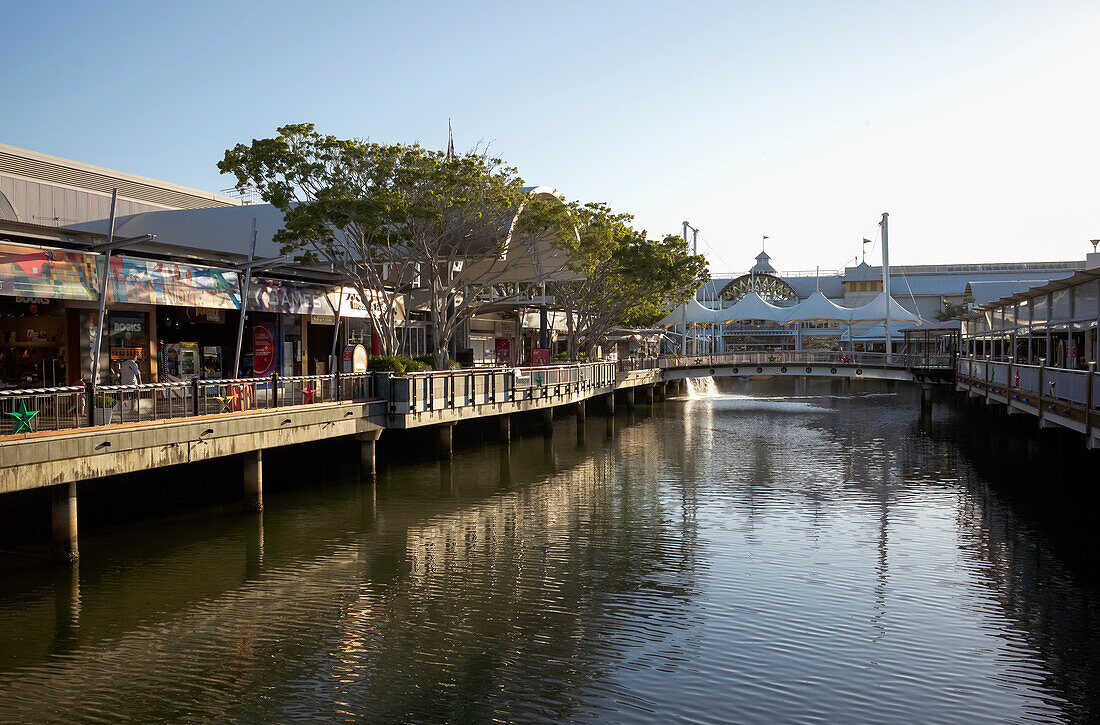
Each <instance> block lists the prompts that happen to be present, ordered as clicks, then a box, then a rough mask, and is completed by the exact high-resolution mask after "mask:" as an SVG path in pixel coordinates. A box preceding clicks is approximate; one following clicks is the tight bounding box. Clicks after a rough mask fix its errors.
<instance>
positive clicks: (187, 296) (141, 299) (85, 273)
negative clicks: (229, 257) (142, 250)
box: [0, 244, 240, 309]
mask: <svg viewBox="0 0 1100 725" xmlns="http://www.w3.org/2000/svg"><path fill="white" fill-rule="evenodd" d="M102 260H103V257H102V256H101V255H98V254H85V253H84V252H68V251H63V250H60V249H38V248H36V247H22V246H19V245H15V244H0V295H5V296H22V297H53V298H56V299H65V300H86V301H94V300H97V299H99V272H100V270H101V269H102V267H103V261H102ZM239 290H240V288H239V285H238V282H237V275H236V273H235V272H231V271H227V270H221V269H209V268H206V267H195V266H192V265H188V264H176V263H174V262H160V261H156V260H149V259H134V258H132V257H112V258H111V270H110V274H109V276H108V280H107V300H108V302H131V303H137V304H157V305H176V306H180V307H209V308H215V309H238V308H239V307H240V291H239Z"/></svg>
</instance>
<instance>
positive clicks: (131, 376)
mask: <svg viewBox="0 0 1100 725" xmlns="http://www.w3.org/2000/svg"><path fill="white" fill-rule="evenodd" d="M140 356H141V349H140V348H137V347H135V348H132V349H131V351H130V354H129V355H128V356H127V358H126V359H125V360H123V361H122V370H121V373H122V384H123V385H141V366H140V365H139V364H138V358H139V357H140ZM128 392H129V391H123V393H122V394H123V395H126V397H127V398H129V400H128V401H127V402H126V407H127V408H129V409H130V410H131V411H132V412H133V413H134V419H135V420H137V419H140V418H141V393H138V392H135V393H134V394H133V396H132V397H131V396H130V395H127V393H128ZM123 422H125V418H124V419H123Z"/></svg>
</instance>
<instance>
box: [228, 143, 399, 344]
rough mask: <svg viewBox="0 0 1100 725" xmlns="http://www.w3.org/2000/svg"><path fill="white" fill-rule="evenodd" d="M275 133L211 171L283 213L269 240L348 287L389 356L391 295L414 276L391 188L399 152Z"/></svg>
mask: <svg viewBox="0 0 1100 725" xmlns="http://www.w3.org/2000/svg"><path fill="white" fill-rule="evenodd" d="M277 134H278V135H277V136H275V137H274V138H265V139H258V140H253V141H252V143H251V144H250V145H247V146H246V145H244V144H237V145H236V146H235V147H234V148H232V149H229V150H227V151H226V152H225V157H224V159H223V160H222V161H220V162H219V163H218V169H220V170H221V171H222V173H231V174H233V175H234V176H235V177H236V178H237V187H238V188H241V189H243V188H246V187H248V186H255V187H256V188H257V189H258V190H259V192H260V196H261V197H262V198H263V199H264V201H267V202H268V203H270V204H272V205H273V206H274V207H275V208H277V209H279V211H281V212H282V213H283V228H282V229H280V230H279V231H278V232H276V234H275V241H276V242H277V243H281V245H282V253H283V254H296V255H297V257H296V258H297V260H298V261H299V262H301V263H303V264H307V265H317V266H321V265H323V266H324V267H326V268H329V269H331V270H332V271H333V272H335V273H336V274H337V275H339V276H340V277H341V278H342V279H343V280H344V283H345V284H347V285H348V286H350V287H353V288H354V289H355V290H356V291H357V292H358V293H359V298H360V299H361V300H362V301H363V303H364V304H365V305H366V306H367V308H368V312H369V316H370V320H371V324H372V325H373V327H374V330H375V332H376V333H377V334H378V335H379V337H380V338H381V348H382V352H383V354H386V355H392V354H395V353H396V352H397V324H398V320H397V311H398V307H399V304H400V297H399V296H398V294H395V292H397V291H400V290H402V289H403V288H405V287H407V286H409V284H410V282H411V281H412V279H413V277H414V272H415V267H414V264H415V260H413V259H412V258H411V256H410V255H409V254H408V253H407V251H406V248H407V244H408V242H407V235H406V234H405V233H404V230H403V228H402V224H403V222H404V221H405V220H406V218H407V215H408V203H407V201H406V198H405V195H404V193H403V192H402V190H401V189H399V188H398V187H397V183H396V181H397V178H396V177H397V173H398V164H399V163H400V161H401V158H402V155H403V153H404V149H403V148H402V147H401V146H395V145H384V144H376V143H371V142H368V141H360V140H355V139H351V140H344V139H338V138H336V137H335V136H330V135H323V134H320V133H318V132H317V131H316V129H315V127H314V125H313V124H311V123H302V124H292V125H287V126H283V127H281V128H279V129H277ZM387 288H388V289H389V293H387V292H386V290H387Z"/></svg>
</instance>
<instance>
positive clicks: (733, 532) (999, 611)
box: [0, 382, 1100, 722]
mask: <svg viewBox="0 0 1100 725" xmlns="http://www.w3.org/2000/svg"><path fill="white" fill-rule="evenodd" d="M800 385H804V387H799V388H798V389H795V388H794V387H793V386H791V387H789V388H782V387H779V386H778V385H776V386H774V387H772V388H768V387H767V386H766V385H760V384H757V385H756V387H750V386H738V387H734V386H729V387H727V388H726V389H725V391H724V393H723V394H722V395H720V396H719V397H716V398H711V399H707V400H673V401H669V402H667V403H662V404H657V405H654V406H649V405H644V404H643V405H641V406H640V407H639V408H638V409H637V410H636V412H635V416H634V418H633V420H632V419H631V417H630V415H629V414H628V413H627V412H626V411H625V410H624V411H621V412H620V414H619V415H618V416H616V417H614V418H608V420H609V421H610V423H609V424H605V426H599V425H595V426H583V425H580V426H577V424H576V423H575V422H574V420H573V416H569V417H568V418H563V419H561V420H559V421H558V422H557V424H556V427H557V433H556V435H555V436H554V437H552V438H543V437H542V436H541V435H537V436H534V437H530V438H525V439H519V440H516V441H514V442H513V443H512V444H511V446H501V445H498V444H494V443H488V444H486V443H480V444H478V445H475V446H474V447H472V448H468V449H466V450H460V451H459V452H458V453H457V454H456V457H455V459H454V460H453V461H451V462H443V463H440V462H436V461H432V462H430V463H425V464H417V465H402V466H391V467H385V468H383V469H382V470H381V471H380V473H379V476H378V478H377V482H376V483H370V482H364V483H359V482H358V480H357V477H354V476H352V477H350V478H349V479H348V480H328V481H324V482H322V481H316V482H311V481H302V482H299V483H298V485H297V486H296V487H294V488H292V489H290V490H287V491H285V492H281V493H280V492H274V493H270V494H268V495H267V499H268V500H267V507H266V509H265V511H264V512H263V513H262V514H257V515H249V516H242V515H241V514H239V513H237V512H233V513H229V512H226V513H224V514H221V515H209V514H207V515H203V516H194V517H188V518H185V519H180V520H175V521H167V522H163V521H162V522H151V523H147V524H140V525H134V526H130V527H123V528H120V529H116V530H112V531H111V532H109V533H106V534H104V535H101V536H89V537H86V539H85V541H83V542H82V553H83V560H82V562H81V568H80V570H77V569H73V570H72V572H71V573H70V572H65V574H64V576H63V577H62V576H60V575H59V572H58V571H57V570H51V571H50V572H48V573H44V572H42V571H38V570H35V569H32V568H22V569H18V570H14V571H12V572H9V575H8V576H6V577H4V578H3V583H2V584H0V595H2V596H0V631H2V632H4V634H5V636H4V637H3V638H0V703H2V704H0V716H2V718H0V719H4V720H12V721H14V720H20V721H36V722H40V721H50V720H65V721H69V720H80V719H105V720H118V719H132V720H160V719H183V718H190V719H198V720H239V719H244V720H263V721H287V720H302V719H342V720H373V721H385V722H395V721H422V722H423V721H430V722H436V721H467V722H469V721H474V722H480V721H488V720H502V721H516V720H527V721H530V720H537V721H554V722H563V721H615V722H631V721H635V722H653V721H666V720H671V719H674V718H678V717H679V718H682V717H691V718H694V719H696V720H700V721H709V722H726V721H730V720H737V721H745V722H788V721H804V720H810V719H819V720H825V721H844V722H885V721H893V722H914V721H927V720H929V719H935V720H938V721H955V722H969V721H972V720H975V719H983V720H990V721H1013V720H1024V719H1032V720H1045V721H1051V720H1053V721H1059V720H1061V721H1071V720H1077V721H1081V720H1089V719H1092V718H1094V717H1095V716H1096V713H1097V712H1098V710H1097V707H1098V706H1100V705H1098V703H1097V702H1096V692H1097V690H1098V689H1100V688H1098V687H1097V686H1096V684H1097V683H1096V682H1095V675H1093V674H1092V673H1094V672H1096V671H1097V669H1096V666H1097V664H1098V663H1097V662H1096V658H1097V655H1096V653H1097V652H1098V651H1100V647H1098V646H1097V645H1098V644H1100V643H1098V642H1097V634H1096V633H1097V610H1096V606H1095V602H1094V599H1093V597H1092V595H1091V593H1090V591H1091V590H1090V589H1089V588H1088V587H1087V585H1084V584H1082V583H1081V582H1080V581H1079V577H1078V575H1077V573H1076V572H1075V570H1074V569H1073V567H1072V566H1071V565H1069V564H1067V563H1066V562H1065V561H1063V560H1062V559H1061V558H1059V556H1058V555H1057V554H1056V553H1054V552H1055V551H1056V547H1055V548H1052V545H1051V544H1050V542H1049V541H1048V540H1047V538H1046V537H1045V536H1044V535H1043V534H1042V533H1041V530H1040V529H1039V528H1037V527H1036V523H1035V522H1034V521H1030V520H1023V519H1021V518H1020V517H1019V516H1018V515H1017V514H1016V513H1015V511H1016V508H1015V507H1014V505H1013V504H1012V503H1011V502H1009V501H1006V500H1004V499H1003V498H1002V496H1001V495H1000V494H999V493H998V492H997V490H996V489H995V488H993V487H991V485H990V483H989V481H988V478H987V474H984V473H983V470H985V467H986V464H985V463H983V462H982V461H981V460H980V458H979V457H977V456H976V455H975V453H974V450H973V449H972V447H971V442H969V441H970V439H968V438H967V434H966V431H968V430H972V429H973V428H974V426H973V421H972V420H970V419H969V418H968V417H967V414H966V413H959V412H957V411H954V410H952V409H950V408H947V407H945V406H943V405H942V404H941V405H939V406H937V407H936V410H935V413H934V417H933V418H932V420H931V421H922V420H921V419H920V418H919V410H920V406H919V390H917V391H916V392H913V393H910V391H908V390H907V389H906V388H904V387H903V386H899V387H898V388H897V389H896V390H894V391H893V392H889V391H882V390H876V389H874V388H870V387H860V386H858V385H854V386H851V387H849V388H845V387H841V386H835V385H829V384H827V383H825V384H815V383H813V382H808V383H805V384H800ZM573 426H576V432H577V437H576V438H574V437H573V436H570V435H568V433H570V432H571V431H572V430H573ZM609 433H613V437H611V438H610V439H608V438H607V437H606V436H607V435H608V434H609ZM1017 463H1018V467H1020V469H1021V470H1023V464H1022V463H1019V462H1017ZM997 475H998V476H1002V477H1003V476H1004V475H1006V474H1004V473H1003V472H1001V473H998V474H997Z"/></svg>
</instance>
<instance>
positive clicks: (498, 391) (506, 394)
mask: <svg viewBox="0 0 1100 725" xmlns="http://www.w3.org/2000/svg"><path fill="white" fill-rule="evenodd" d="M651 367H653V368H656V360H653V364H652V366H651ZM619 372H620V370H619V365H618V364H617V363H614V362H595V363H578V364H573V365H545V366H538V367H525V368H503V367H497V368H465V369H462V370H438V371H431V372H421V373H409V374H408V375H405V376H394V375H389V376H387V379H386V380H385V382H381V383H380V385H381V388H380V392H384V393H385V394H386V397H387V399H388V400H389V408H390V413H392V414H394V415H405V414H409V413H425V412H429V411H440V410H448V409H455V408H463V407H466V406H475V405H489V404H495V403H509V402H515V401H523V400H536V399H543V398H553V397H564V396H569V395H577V394H581V393H584V392H585V391H590V390H594V389H604V388H610V387H612V386H613V385H614V384H615V379H616V377H617V376H618V374H619Z"/></svg>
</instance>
